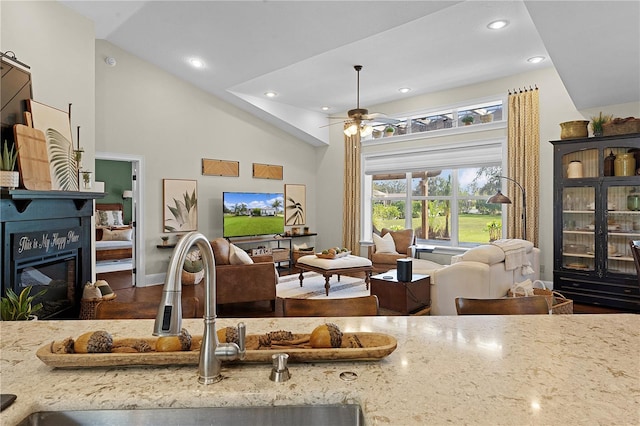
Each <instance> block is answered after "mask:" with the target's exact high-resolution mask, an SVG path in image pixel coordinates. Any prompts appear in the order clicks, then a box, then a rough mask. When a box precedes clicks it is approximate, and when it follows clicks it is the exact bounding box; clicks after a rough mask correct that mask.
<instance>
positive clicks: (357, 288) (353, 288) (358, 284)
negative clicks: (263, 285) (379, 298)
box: [276, 272, 370, 299]
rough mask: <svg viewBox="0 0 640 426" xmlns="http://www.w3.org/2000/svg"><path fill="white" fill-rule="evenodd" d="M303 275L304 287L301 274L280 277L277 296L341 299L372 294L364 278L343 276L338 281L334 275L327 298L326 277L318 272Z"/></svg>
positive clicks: (330, 280) (284, 297)
mask: <svg viewBox="0 0 640 426" xmlns="http://www.w3.org/2000/svg"><path fill="white" fill-rule="evenodd" d="M303 275H304V280H303V281H302V287H300V279H299V276H300V274H293V275H286V276H284V277H280V279H279V280H278V285H277V286H276V293H277V296H278V297H281V298H283V299H286V298H289V299H327V298H329V299H340V298H347V297H361V296H368V295H369V294H370V293H369V290H368V289H367V288H366V286H365V283H364V279H363V278H354V277H349V276H347V275H341V276H340V281H338V276H337V275H332V276H331V278H330V279H329V285H331V288H330V289H329V296H326V294H325V289H324V283H325V279H324V276H322V275H320V274H318V273H316V272H305V273H304V274H303Z"/></svg>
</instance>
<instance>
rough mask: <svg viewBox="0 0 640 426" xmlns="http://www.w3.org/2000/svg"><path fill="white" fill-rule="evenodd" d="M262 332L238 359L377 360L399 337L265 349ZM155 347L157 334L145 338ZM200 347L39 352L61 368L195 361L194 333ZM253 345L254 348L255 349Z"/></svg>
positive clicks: (368, 336)
mask: <svg viewBox="0 0 640 426" xmlns="http://www.w3.org/2000/svg"><path fill="white" fill-rule="evenodd" d="M308 336H309V335H308V334H294V338H296V339H299V338H303V337H308ZM351 336H357V338H358V339H359V340H360V342H361V343H362V346H363V347H362V348H349V347H347V346H348V344H349V338H350V337H351ZM258 337H259V336H258V335H251V334H250V335H247V336H246V347H247V351H246V355H245V358H244V360H242V361H238V362H255V363H268V364H271V362H272V359H271V356H272V355H273V354H274V353H283V352H284V353H287V354H289V362H318V361H377V360H380V359H382V358H384V357H386V356H387V355H389V354H390V353H391V352H393V351H394V350H395V349H396V346H397V344H398V343H397V341H396V339H395V337H393V336H389V335H387V334H382V333H344V335H343V338H342V347H340V348H327V349H325V348H311V347H310V346H309V345H308V344H305V345H296V346H289V347H286V346H281V347H275V346H274V347H271V348H264V349H256V348H257V347H258V343H257V342H258ZM139 340H145V341H147V342H148V343H149V344H150V345H151V347H152V348H155V342H156V340H157V338H156V337H154V338H142V339H139ZM193 340H194V342H197V344H195V346H198V349H196V350H191V351H183V352H153V351H152V352H144V353H100V354H55V353H52V352H51V344H47V345H45V346H42V347H41V348H40V349H38V351H37V352H36V356H37V357H38V358H40V360H41V361H42V362H44V363H45V364H46V365H48V366H50V367H57V368H91V367H115V366H120V367H124V366H139V365H191V364H194V365H196V364H198V363H199V361H200V350H199V345H200V341H201V340H202V336H194V337H193ZM252 348H253V349H252Z"/></svg>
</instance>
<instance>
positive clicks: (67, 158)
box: [46, 129, 78, 191]
mask: <svg viewBox="0 0 640 426" xmlns="http://www.w3.org/2000/svg"><path fill="white" fill-rule="evenodd" d="M46 137H47V146H48V148H49V161H50V163H51V167H52V172H53V176H52V178H54V179H55V180H56V181H57V182H58V185H59V186H60V189H61V190H63V191H77V190H78V176H77V169H76V160H75V158H74V155H73V150H72V149H71V142H70V141H69V140H68V139H67V138H65V137H64V136H63V135H62V134H60V132H58V131H57V130H55V129H47V132H46Z"/></svg>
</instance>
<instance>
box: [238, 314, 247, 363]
mask: <svg viewBox="0 0 640 426" xmlns="http://www.w3.org/2000/svg"><path fill="white" fill-rule="evenodd" d="M246 335H247V326H246V325H245V324H244V323H243V322H240V323H238V348H239V349H240V351H239V352H238V356H239V358H240V359H241V360H242V359H244V355H245V353H246V350H245V344H244V343H245V337H246Z"/></svg>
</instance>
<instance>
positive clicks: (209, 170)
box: [202, 158, 240, 177]
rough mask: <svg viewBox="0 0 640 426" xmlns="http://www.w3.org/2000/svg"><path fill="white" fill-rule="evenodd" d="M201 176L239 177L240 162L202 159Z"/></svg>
mask: <svg viewBox="0 0 640 426" xmlns="http://www.w3.org/2000/svg"><path fill="white" fill-rule="evenodd" d="M202 174H203V175H205V176H233V177H238V176H240V162H238V161H225V160H211V159H209V158H203V159H202Z"/></svg>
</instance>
